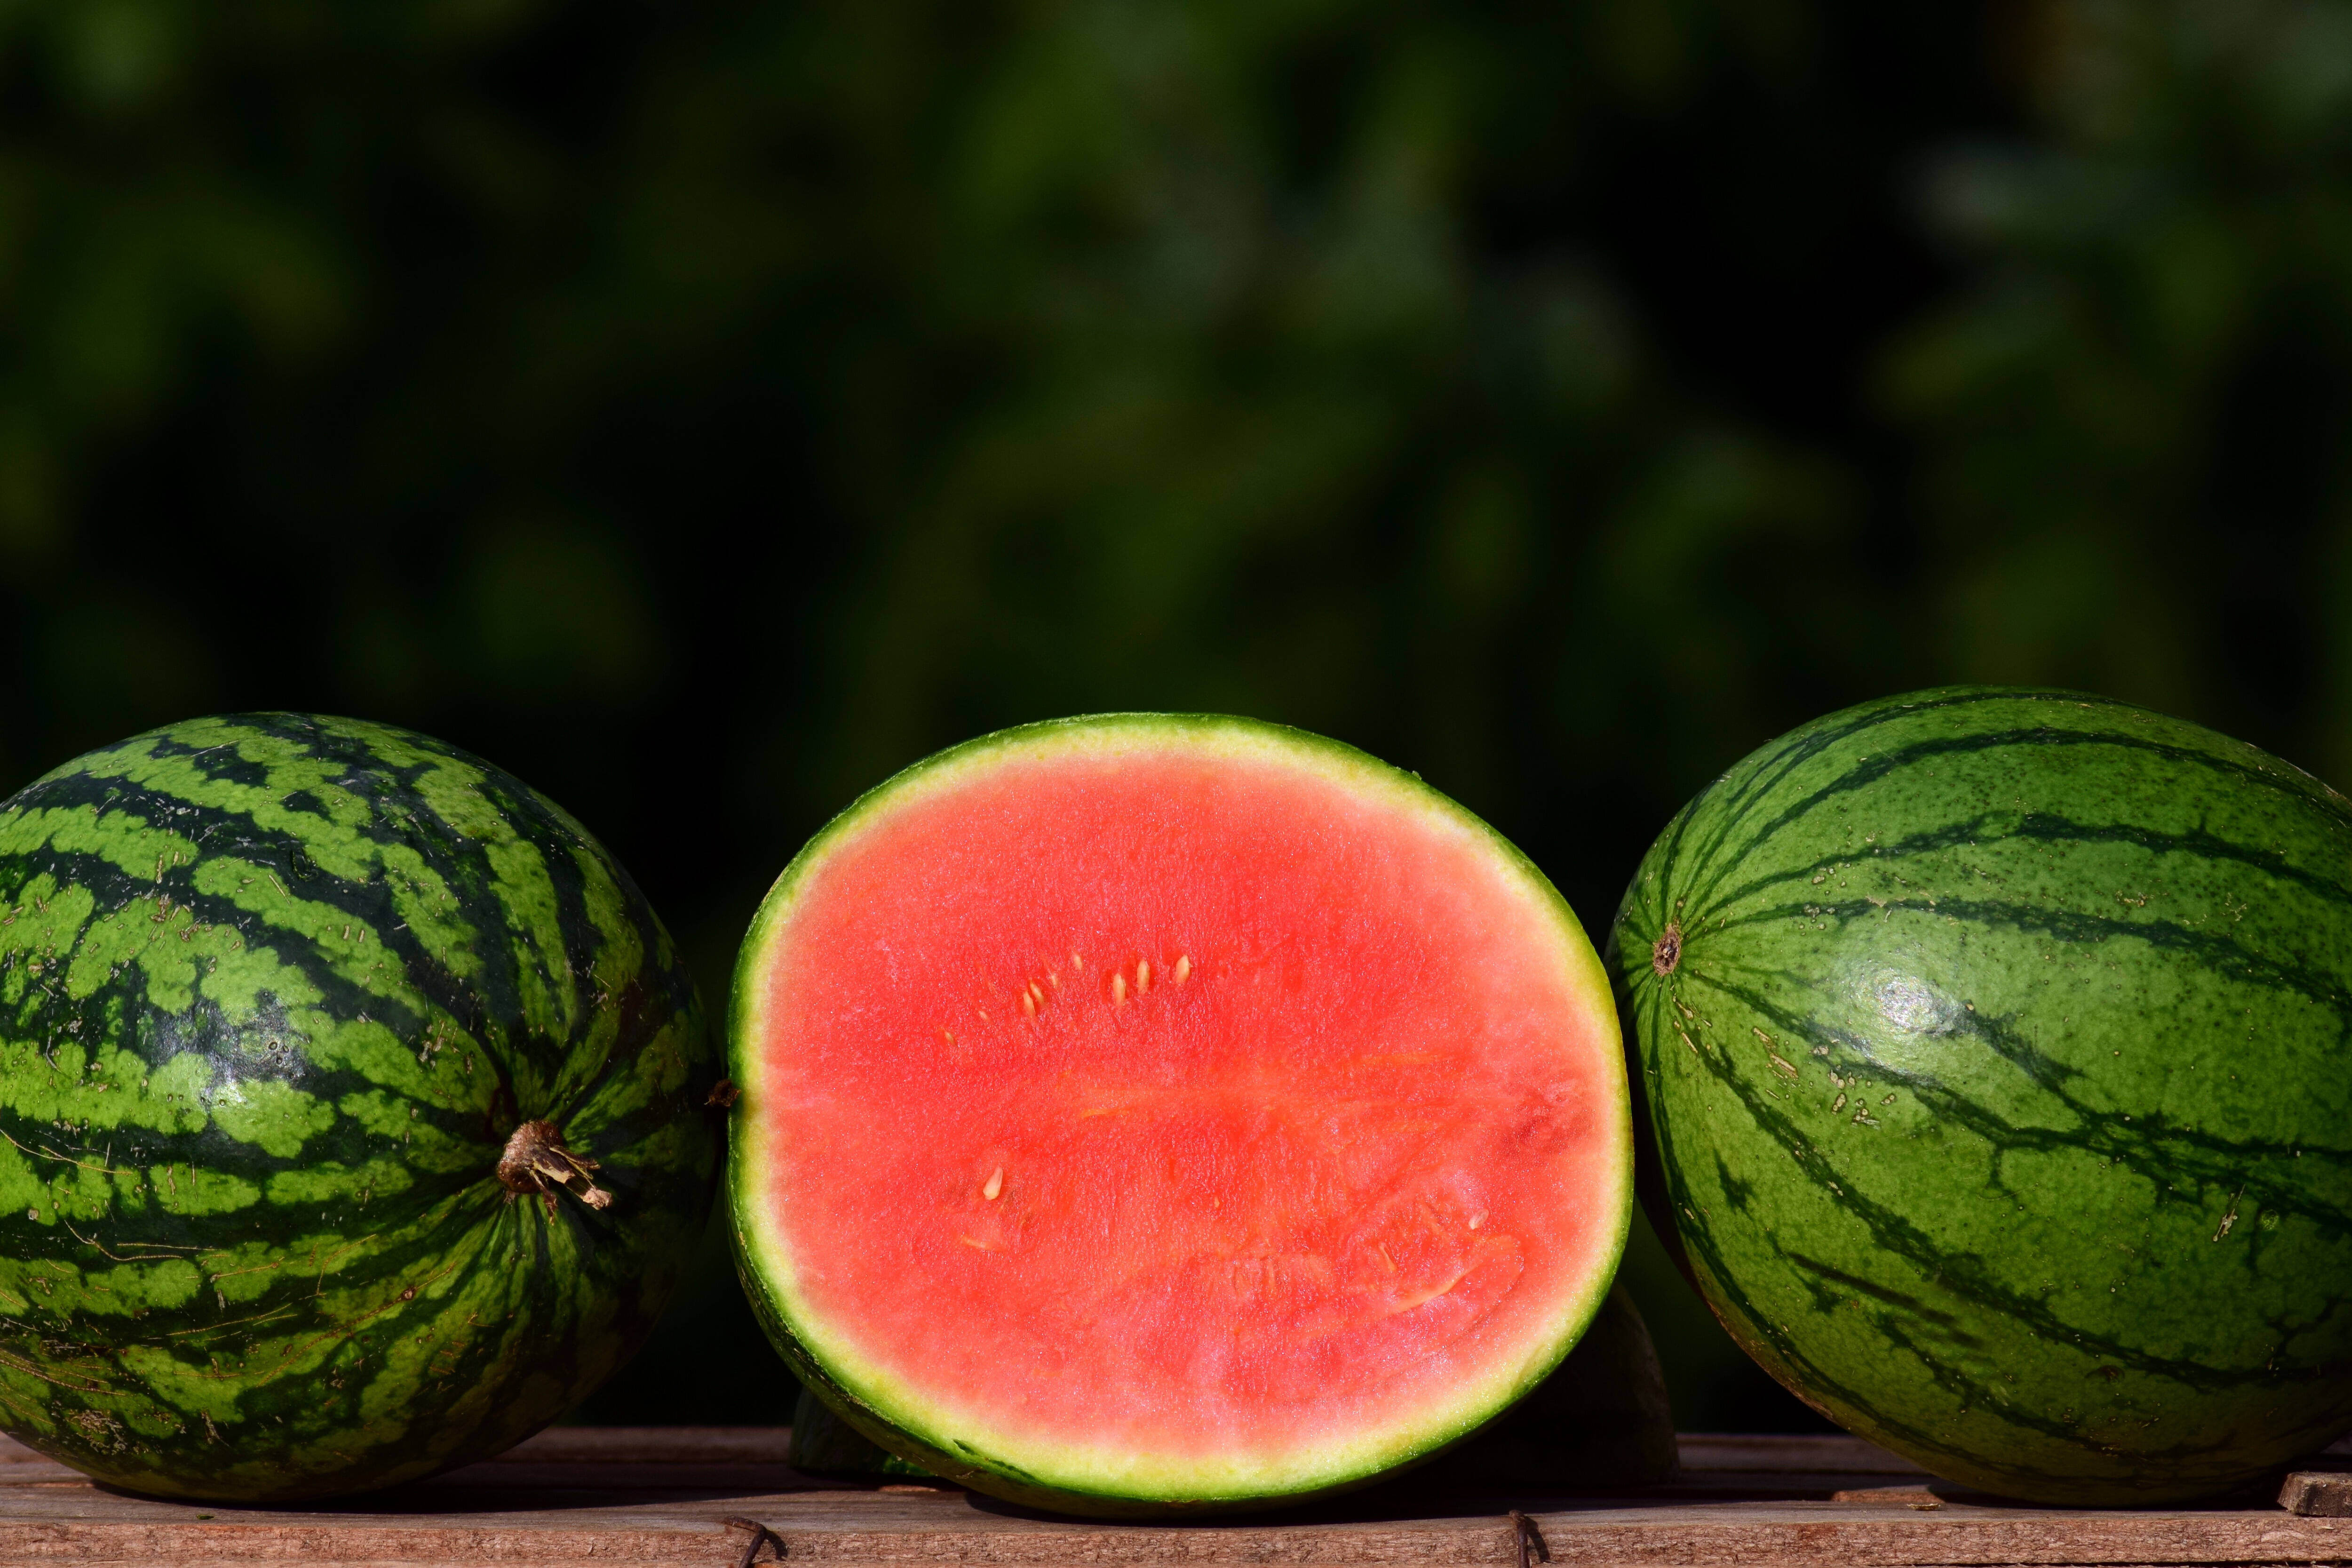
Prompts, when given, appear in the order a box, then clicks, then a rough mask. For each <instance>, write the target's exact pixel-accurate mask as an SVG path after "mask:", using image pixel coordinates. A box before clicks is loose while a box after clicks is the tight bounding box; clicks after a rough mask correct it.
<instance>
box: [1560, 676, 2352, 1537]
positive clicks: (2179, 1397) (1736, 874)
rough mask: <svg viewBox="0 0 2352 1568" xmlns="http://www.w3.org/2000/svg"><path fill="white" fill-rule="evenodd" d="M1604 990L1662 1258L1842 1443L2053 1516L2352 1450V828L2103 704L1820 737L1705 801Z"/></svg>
mask: <svg viewBox="0 0 2352 1568" xmlns="http://www.w3.org/2000/svg"><path fill="white" fill-rule="evenodd" d="M1610 947H1611V951H1610V952H1609V954H1608V955H1607V959H1606V962H1607V963H1608V964H1609V967H1610V969H1611V973H1612V978H1613V980H1614V983H1615V984H1616V985H1617V987H1618V990H1619V1000H1620V1005H1621V1006H1622V1009H1623V1012H1624V1016H1625V1019H1626V1023H1627V1027H1628V1036H1629V1049H1630V1050H1631V1051H1633V1054H1634V1057H1635V1061H1634V1067H1635V1069H1636V1070H1635V1071H1634V1073H1633V1077H1634V1079H1635V1080H1636V1083H1637V1087H1638V1090H1639V1092H1641V1093H1642V1095H1643V1097H1644V1099H1645V1100H1646V1102H1647V1106H1646V1115H1645V1116H1644V1117H1643V1118H1642V1120H1643V1122H1644V1124H1645V1126H1646V1128H1647V1130H1648V1131H1649V1133H1650V1134H1651V1135H1652V1136H1653V1137H1654V1140H1655V1143H1654V1149H1653V1150H1651V1151H1649V1152H1648V1154H1649V1158H1647V1159H1646V1160H1645V1165H1646V1170H1645V1176H1646V1177H1647V1178H1648V1179H1649V1183H1650V1186H1649V1190H1648V1191H1647V1192H1645V1194H1644V1197H1645V1200H1646V1201H1648V1202H1649V1203H1650V1204H1651V1206H1652V1208H1653V1212H1654V1216H1655V1217H1656V1218H1657V1219H1658V1221H1659V1227H1660V1230H1661V1232H1662V1234H1666V1233H1669V1231H1670V1232H1671V1234H1673V1235H1675V1236H1678V1237H1679V1239H1680V1243H1681V1247H1682V1248H1683V1250H1684V1253H1685V1260H1686V1263H1687V1266H1688V1268H1689V1270H1690V1272H1691V1274H1692V1276H1693V1278H1694V1279H1695V1280H1696V1282H1697V1284H1698V1285H1699V1287H1700V1289H1701V1290H1702V1291H1703V1292H1704V1293H1705V1295H1706V1298H1707V1300H1708V1301H1709V1302H1710V1303H1711V1304H1712V1306H1713V1307H1714V1309H1715V1310H1716V1312H1717V1316H1718V1317H1720V1318H1721V1319H1722V1320H1723V1322H1724V1324H1725V1326H1726V1327H1727V1329H1728V1330H1729V1331H1731V1333H1732V1335H1733V1337H1734V1338H1736V1339H1737V1340H1738V1342H1740V1343H1741V1345H1743V1346H1744V1347H1745V1348H1746V1349H1747V1350H1748V1352H1749V1353H1750V1354H1751V1355H1753V1356H1754V1357H1755V1358H1756V1359H1757V1361H1758V1362H1759V1363H1761V1364H1762V1365H1763V1366H1764V1367H1765V1368H1766V1369H1767V1370H1769V1372H1771V1373H1772V1374H1773V1375H1774V1376H1775V1377H1777V1378H1779V1379H1780V1381H1781V1382H1782V1383H1783V1384H1786V1385H1787V1386H1788V1387H1789V1388H1790V1390H1791V1391H1793V1392H1794V1393H1796V1394H1799V1395H1800V1396H1801V1397H1802V1398H1803V1399H1805V1400H1806V1401H1807V1402H1808V1403H1810V1404H1811V1405H1813V1406H1814V1407H1816V1408H1817V1409H1819V1410H1821V1411H1822V1413H1823V1414H1824V1415H1828V1416H1829V1417H1831V1418H1832V1420H1835V1421H1837V1422H1838V1423H1840V1424H1841V1425H1843V1426H1846V1427H1848V1428H1849V1429H1851V1430H1853V1431H1854V1432H1856V1433H1859V1434H1861V1435H1863V1436H1867V1437H1870V1438H1872V1439H1874V1440H1875V1441H1878V1442H1881V1443H1884V1444H1885V1445H1887V1446H1888V1447H1892V1448H1895V1450H1897V1451H1898V1452H1901V1453H1903V1454H1906V1455H1908V1456H1909V1457H1911V1458H1914V1459H1916V1460H1917V1461H1918V1462H1919V1463H1921V1464H1923V1465H1925V1466H1927V1468H1930V1469H1932V1470H1935V1471H1937V1473H1939V1474H1941V1475H1944V1476H1947V1477H1948V1478H1950V1479H1955V1480H1958V1481H1961V1482H1964V1483H1967V1484H1969V1485H1971V1486H1976V1487H1980V1488H1983V1489H1988V1490H1991V1491H1996V1492H2000V1493H2004V1494H2007V1495H2011V1496H2015V1497H2021V1498H2027V1499H2032V1500H2045V1501H2055V1502H2073V1503H2095V1504H2105V1503H2128V1502H2148V1501H2160V1500H2172V1499H2182V1498H2189V1497H2194V1496H2200V1495H2205V1494H2210V1493H2215V1492H2218V1491H2221V1490H2223V1489H2227V1488H2229V1487H2231V1486H2232V1485H2234V1484H2237V1483H2240V1482H2242V1481H2245V1480H2248V1479H2251V1478H2252V1477H2255V1476H2257V1475H2259V1474H2260V1473H2261V1472H2262V1471H2263V1470H2264V1469H2265V1468H2269V1467H2272V1466H2274V1465H2276V1464H2279V1463H2281V1462H2284V1461H2285V1460H2288V1459H2290V1458H2294V1456H2296V1455H2298V1454H2301V1453H2304V1452H2306V1451H2308V1450H2310V1449H2313V1448H2315V1447H2320V1446H2322V1445H2324V1444H2325V1443H2326V1442H2327V1441H2328V1440H2329V1439H2330V1438H2332V1437H2334V1436H2336V1435H2337V1434H2339V1433H2340V1432H2342V1431H2343V1430H2344V1429H2345V1428H2346V1427H2347V1426H2352V1073H2347V1070H2346V1068H2347V1036H2352V805H2347V802H2346V801H2345V799H2344V798H2343V797H2342V796H2340V795H2337V794H2336V793H2335V792H2334V791H2333V790H2330V789H2329V788H2327V787H2326V785H2324V784H2320V783H2319V782H2318V781H2316V780H2315V779H2313V778H2311V777H2310V776H2309V775H2307V774H2305V773H2302V772H2300V771H2298V770H2297V769H2295V768H2294V767H2292V766H2290V765H2288V764H2287V763H2283V762H2280V761H2279V760H2278V759H2276V758H2274V757H2272V756H2269V755H2267V754H2266V753H2264V752H2260V751H2258V750H2256V749H2255V748H2253V747H2252V746H2248V745H2244V744H2242V743H2240V742H2235V741H2232V740H2230V739H2227V738H2226V737H2223V736H2221V735H2219V734H2216V733H2214V732H2212V731H2209V730H2205V729H2202V728H2200V727H2199V726H2196V725H2193V724H2189V723H2185V722H2182V721H2179V720H2175V719H2169V718H2165V717H2162V716H2160V715H2158V714H2155V713H2151V712H2147V711H2145V710H2140V709H2137V708H2133V707H2129V706H2126V705H2125V704H2122V703H2118V702H2113V701H2108V700H2102V699H2098V698H2094V697H2085V696H2083V695H2080V694H2077V693H2071V692H2056V691H2029V690H2014V689H1948V690H1938V691H1930V692H1922V693H1918V694H1916V695H1912V696H1907V697H1901V698H1895V699H1890V700H1884V701H1879V702H1873V703H1869V704H1865V705H1864V706H1862V707H1859V708H1855V709H1851V710H1847V711H1844V712H1842V713H1837V714H1833V715H1832V716H1830V717H1828V718H1825V719H1822V720H1820V721H1816V722H1814V723H1811V724H1809V725H1806V726H1805V727H1803V728H1802V729H1800V730H1798V731H1794V732H1793V733H1790V734H1789V735H1786V736H1783V737H1782V738H1781V739H1780V740H1778V741H1776V742H1772V743H1771V744H1769V745H1768V746H1766V747H1764V748H1763V749H1761V750H1760V751H1759V752H1756V753H1754V754H1753V755H1751V756H1749V757H1748V758H1747V759H1746V760H1745V761H1743V762H1741V763H1739V764H1738V766H1736V767H1734V768H1733V769H1732V770H1731V771H1730V772H1729V773H1726V774H1725V775H1724V776H1723V777H1722V778H1720V779H1718V780H1717V782H1716V783H1715V784H1712V785H1710V786H1709V787H1708V788H1707V789H1706V791H1704V792H1703V793H1702V794H1700V795H1699V796H1698V797H1697V798H1696V800H1694V801H1692V802H1691V804H1690V805H1688V806H1686V807H1685V809H1684V810H1683V812H1682V813H1681V815H1680V816H1677V817H1676V818H1675V821H1674V822H1673V823H1672V825H1671V826H1668V828H1667V829H1666V831H1665V833H1664V835H1663V836H1662V837H1660V838H1659V840H1658V842H1657V843H1656V845H1655V846H1654V847H1653V848H1652V849H1651V851H1650V852H1649V855H1648V856H1647V858H1645V859H1644V860H1643V864H1642V866H1641V868H1640V870H1639V871H1638V872H1637V873H1636V875H1635V877H1634V879H1633V886H1632V888H1631V889H1630V890H1629V892H1628V893H1627V896H1626V899H1625V902H1624V905H1623V908H1622V910H1620V912H1619V914H1618V917H1617V921H1616V923H1615V926H1614V928H1613V931H1612V940H1611V944H1610Z"/></svg>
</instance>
